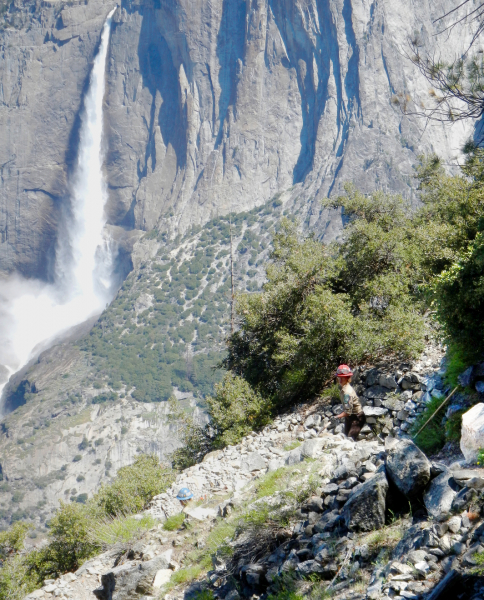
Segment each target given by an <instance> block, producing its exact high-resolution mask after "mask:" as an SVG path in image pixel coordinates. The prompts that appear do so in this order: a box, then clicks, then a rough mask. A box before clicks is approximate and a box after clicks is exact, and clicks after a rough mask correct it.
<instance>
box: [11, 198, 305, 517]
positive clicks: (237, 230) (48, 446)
mask: <svg viewBox="0 0 484 600" xmlns="http://www.w3.org/2000/svg"><path fill="white" fill-rule="evenodd" d="M288 198H289V194H285V195H281V196H280V197H277V198H274V199H273V200H272V201H271V202H269V203H267V204H266V205H264V206H263V207H262V208H260V209H254V210H253V211H251V212H248V213H239V214H238V215H232V217H231V218H230V219H227V218H223V217H221V218H219V219H214V220H213V221H211V222H209V223H208V224H207V225H206V226H204V227H203V228H194V229H192V230H191V231H190V232H189V233H187V235H186V236H184V237H183V238H182V237H181V236H179V237H178V238H177V239H176V240H174V241H173V242H168V241H166V235H165V234H160V233H158V232H157V231H156V230H154V231H153V232H151V233H150V234H147V235H145V237H144V238H143V239H141V240H140V241H139V242H138V244H137V245H136V247H135V251H134V254H133V262H134V270H133V272H132V273H131V274H130V275H129V277H128V278H127V279H126V281H125V283H124V285H123V287H122V288H121V290H120V291H119V293H118V295H117V297H116V298H115V300H114V301H113V303H112V304H111V305H110V306H109V307H108V308H107V309H106V311H105V312H104V313H103V314H102V315H101V317H100V319H99V320H98V322H97V323H96V324H95V325H94V327H93V328H92V330H91V331H90V333H89V334H88V335H85V336H84V337H81V339H80V340H79V341H78V342H75V343H73V342H65V343H64V344H61V345H59V346H56V347H54V348H53V349H51V350H48V351H46V352H44V353H43V354H42V355H41V356H40V358H39V360H38V361H36V362H35V363H34V364H33V365H31V366H30V367H27V368H26V369H24V370H23V371H21V372H20V373H18V374H17V375H16V376H15V377H14V378H13V380H12V381H11V383H10V385H9V387H8V388H7V390H6V409H7V411H13V412H10V414H9V415H8V416H7V417H6V419H4V421H3V423H2V432H1V434H0V464H1V466H2V473H3V477H4V479H5V481H4V484H3V485H2V487H1V488H0V506H1V516H2V518H3V519H5V521H6V522H9V521H10V520H12V519H17V518H25V517H31V518H35V520H36V521H37V523H38V524H40V523H43V522H44V521H45V519H46V518H47V517H48V515H49V514H50V513H51V511H52V510H53V509H54V508H55V507H56V506H57V504H58V500H59V499H61V498H70V497H73V498H74V497H76V498H77V497H78V496H79V495H82V494H91V493H92V492H93V491H94V490H95V489H96V488H97V487H98V485H99V484H100V483H101V482H102V481H107V480H109V478H110V477H111V475H112V474H114V473H115V472H116V470H117V469H119V468H120V467H121V466H123V465H125V464H129V463H131V462H132V460H133V457H134V456H135V455H136V453H137V452H155V453H156V454H157V455H158V456H159V457H160V459H162V460H163V459H165V458H166V455H167V454H169V453H170V452H171V451H172V450H174V449H175V448H176V447H177V445H178V444H179V442H178V439H177V432H176V426H175V425H173V424H170V423H168V422H167V419H166V416H167V414H168V407H167V405H166V403H165V402H163V401H164V400H167V399H168V397H169V396H170V395H172V394H173V392H175V394H176V396H177V397H178V398H179V399H180V400H182V401H183V403H184V405H185V406H186V408H187V410H195V411H198V410H199V409H198V408H197V406H198V405H199V406H201V407H202V408H203V397H204V396H205V395H206V394H208V393H210V392H211V391H212V389H213V383H214V382H215V381H217V380H218V379H219V378H220V377H221V372H220V371H215V372H214V370H213V368H214V367H215V366H216V365H217V364H218V363H219V362H220V360H221V359H222V357H223V353H224V340H225V335H226V333H227V332H228V330H229V328H230V296H231V269H230V231H232V240H233V243H232V247H233V256H234V288H235V291H244V290H247V291H255V290H257V289H259V288H260V285H261V282H262V280H263V276H264V265H265V263H266V262H267V259H268V255H269V252H270V241H271V238H272V235H273V233H274V231H275V228H276V227H277V223H278V220H279V219H280V217H281V216H282V214H283V212H289V213H290V214H292V213H293V212H296V213H298V215H299V218H300V219H301V221H304V211H305V210H306V205H305V204H304V203H301V205H300V206H299V207H298V206H297V205H295V204H293V203H292V202H290V201H289V200H288ZM284 199H285V200H286V201H285V202H284V201H283V200H284ZM88 328H89V324H88ZM200 418H203V416H202V414H200ZM81 500H82V497H81Z"/></svg>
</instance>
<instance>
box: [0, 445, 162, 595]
mask: <svg viewBox="0 0 484 600" xmlns="http://www.w3.org/2000/svg"><path fill="white" fill-rule="evenodd" d="M172 481H173V474H172V472H171V471H170V470H168V469H165V468H163V467H162V466H161V465H160V464H159V462H158V458H157V457H156V456H146V455H142V456H139V457H137V459H136V460H135V462H134V463H133V464H132V465H130V466H128V467H123V468H122V469H120V470H119V472H118V474H117V476H116V478H115V480H114V482H113V483H112V484H111V485H109V486H107V485H105V486H103V487H101V489H100V491H99V492H98V493H97V494H95V495H94V497H93V498H92V499H91V500H88V497H87V494H80V495H79V496H77V497H76V496H73V502H72V503H70V504H66V503H63V502H61V506H60V508H59V509H58V510H57V512H56V513H55V515H54V517H53V518H52V519H51V521H50V522H49V524H48V526H49V543H48V544H47V545H46V546H44V547H43V548H41V549H40V550H36V551H33V552H30V553H29V554H27V555H26V556H24V557H23V558H22V561H23V562H22V564H21V565H20V566H19V565H14V566H15V568H16V569H17V567H18V569H20V568H22V569H24V570H25V572H26V573H27V574H29V578H30V579H29V581H35V582H36V586H37V583H38V582H40V581H42V580H44V579H48V578H51V577H53V578H56V577H58V576H59V575H61V574H62V573H66V572H67V571H73V570H76V569H77V568H78V567H79V566H80V565H81V564H82V563H83V562H84V561H86V560H87V559H89V558H90V557H91V556H94V555H95V554H97V553H99V551H100V550H101V549H102V548H103V547H105V546H106V545H109V544H111V543H115V541H128V540H129V539H133V537H136V536H137V535H139V534H140V533H141V532H142V531H144V530H146V529H150V528H151V527H152V526H153V525H154V521H153V519H152V518H151V517H146V518H145V517H144V518H142V519H141V520H137V519H133V518H128V516H129V513H133V512H139V511H140V510H142V509H143V508H144V507H145V506H146V504H147V503H148V502H149V501H150V500H151V499H152V498H153V497H154V496H155V495H157V494H160V493H162V492H164V491H165V490H166V489H167V487H168V486H169V485H171V483H172ZM71 493H73V494H74V493H76V490H71ZM26 531H28V526H25V525H23V524H16V525H14V527H12V528H11V529H10V530H9V531H8V532H5V533H2V534H0V555H1V552H2V548H3V549H4V550H5V552H8V553H10V554H11V553H12V552H13V550H14V549H15V548H21V546H22V544H23V539H24V538H25V533H26ZM2 544H3V546H2ZM0 558H1V556H0ZM12 568H13V567H12ZM18 569H17V570H18ZM10 572H11V570H10V571H8V573H7V572H6V571H5V573H7V574H4V569H2V570H0V582H1V581H2V579H1V578H2V577H7V575H8V577H9V578H10V577H11V575H10ZM19 572H20V571H19ZM5 585H7V584H5ZM29 585H30V584H29ZM37 587H38V586H37ZM7 589H8V588H7ZM19 589H20V588H19ZM33 589H35V588H33ZM30 591H31V590H30ZM0 593H1V592H0ZM26 593H27V592H26ZM24 595H25V594H24ZM7 597H9V596H7ZM12 597H13V596H12ZM22 597H23V596H22ZM0 600H2V596H1V595H0Z"/></svg>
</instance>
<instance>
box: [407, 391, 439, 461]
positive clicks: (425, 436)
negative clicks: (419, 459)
mask: <svg viewBox="0 0 484 600" xmlns="http://www.w3.org/2000/svg"><path fill="white" fill-rule="evenodd" d="M444 400H445V398H432V400H431V401H430V402H429V403H428V404H427V406H426V407H425V410H424V412H423V413H421V414H420V415H419V417H418V418H417V420H416V421H415V423H414V424H413V426H412V429H411V434H412V435H415V434H416V433H417V431H418V430H419V429H420V428H421V427H422V425H423V424H424V423H425V422H426V421H427V419H429V418H430V417H431V416H432V415H433V413H434V412H435V411H436V410H437V409H438V408H439V406H441V404H442V403H443V402H444ZM444 414H445V413H444V411H442V412H438V413H437V414H436V415H435V417H434V418H433V419H432V420H431V421H430V423H429V424H428V425H427V426H426V427H425V428H424V429H423V431H422V432H421V433H419V435H418V436H417V437H416V438H415V440H414V441H415V443H416V444H417V446H418V447H419V448H420V449H421V450H423V451H424V452H425V453H426V454H433V453H435V452H438V451H439V450H441V449H442V448H443V446H444V444H445V441H446V440H445V428H444V427H442V418H443V417H444Z"/></svg>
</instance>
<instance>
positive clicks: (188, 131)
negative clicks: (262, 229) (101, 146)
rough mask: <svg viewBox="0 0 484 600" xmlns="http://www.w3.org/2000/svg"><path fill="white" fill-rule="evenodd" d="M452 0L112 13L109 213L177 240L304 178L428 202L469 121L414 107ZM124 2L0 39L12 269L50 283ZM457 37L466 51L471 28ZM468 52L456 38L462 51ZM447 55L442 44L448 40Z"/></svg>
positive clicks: (1, 152) (37, 21)
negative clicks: (423, 164)
mask: <svg viewBox="0 0 484 600" xmlns="http://www.w3.org/2000/svg"><path fill="white" fill-rule="evenodd" d="M451 5H452V3H451V2H450V0H439V1H438V2H430V1H428V0H423V1H422V2H417V3H415V2H411V1H410V0H405V1H402V2H398V3H395V2H391V1H389V0H375V1H373V2H370V1H367V0H279V1H277V2H276V1H274V0H213V1H212V2H208V1H205V0H199V1H194V0H154V1H153V2H151V1H149V0H146V1H141V2H129V1H123V2H122V5H121V6H120V7H119V9H118V10H117V11H116V13H115V18H114V20H115V24H114V27H113V32H112V38H111V47H110V52H109V58H108V81H107V92H106V97H105V119H106V130H107V135H106V161H105V169H106V175H107V179H108V183H109V190H110V204H109V221H110V224H111V225H113V226H114V228H113V231H114V232H116V230H117V231H118V232H119V233H122V231H123V230H126V229H143V230H150V229H152V228H154V227H157V228H158V229H160V230H161V231H165V230H166V231H169V232H170V233H175V232H178V231H183V230H185V229H186V228H187V227H188V226H189V225H190V224H192V223H203V222H206V221H207V220H208V219H210V218H212V217H214V216H217V215H218V214H224V213H227V212H229V211H230V210H233V211H241V210H246V209H250V208H253V207H254V206H257V205H261V204H263V203H264V202H266V201H267V200H268V199H270V198H271V197H272V196H273V195H274V194H276V193H278V192H280V191H284V190H288V189H290V188H292V187H293V186H295V187H294V189H293V194H294V196H296V195H299V196H300V197H301V195H302V196H303V198H304V199H305V201H306V202H307V203H309V204H311V205H312V207H313V208H312V209H311V210H310V214H311V217H310V222H311V225H313V226H314V225H317V224H318V223H319V228H320V230H321V232H324V231H325V229H326V228H327V227H330V229H332V228H333V227H334V226H337V224H338V222H340V221H339V220H340V217H339V215H335V214H333V215H331V214H326V213H322V211H321V209H320V208H319V203H318V202H317V200H318V198H319V197H321V196H326V195H329V194H334V193H336V192H337V191H338V190H340V188H341V185H342V183H343V182H344V181H347V180H352V181H355V182H356V183H357V184H358V185H359V186H360V187H362V188H363V189H370V188H374V187H375V186H377V187H383V188H386V189H390V190H396V191H400V192H403V193H404V194H406V195H413V180H412V165H413V164H414V163H415V160H416V156H417V155H418V154H419V153H421V152H429V151H432V150H436V151H438V152H439V153H440V154H442V155H444V156H445V157H446V158H449V157H451V156H452V155H453V154H455V153H456V152H457V150H458V148H459V143H460V141H461V139H462V137H463V131H462V129H459V128H458V127H454V129H453V130H444V129H443V128H442V127H440V126H435V125H430V126H427V127H426V125H427V124H426V122H425V121H424V120H422V119H420V120H419V119H418V118H417V117H416V116H413V115H411V114H408V115H406V114H405V112H404V110H402V109H404V108H406V109H407V111H408V112H409V113H411V112H412V110H414V109H415V106H416V105H417V106H419V105H420V103H421V102H427V99H428V84H427V83H426V82H425V81H424V80H423V79H422V78H421V77H420V76H419V75H418V74H417V72H416V69H415V67H414V66H413V65H412V63H411V62H410V61H409V60H407V59H406V58H405V56H404V53H405V51H406V49H408V40H409V39H410V38H412V39H418V42H419V44H421V45H423V46H425V47H426V48H427V49H428V50H429V51H434V52H436V53H439V52H443V55H444V56H445V55H447V56H449V57H451V56H453V55H454V54H456V53H458V51H459V48H457V47H453V46H452V44H451V43H449V42H448V40H446V39H442V38H441V37H437V38H436V37H434V36H433V34H434V33H435V25H433V24H432V21H433V19H435V18H436V17H437V16H439V15H441V14H442V13H443V12H445V11H446V10H447V9H448V8H449V7H450V6H451ZM113 6H114V2H112V1H110V2H102V1H100V0H90V1H89V2H86V3H78V2H69V3H68V4H63V3H61V2H57V1H53V0H48V1H45V2H42V3H40V2H37V3H33V2H31V3H28V2H27V3H26V2H20V1H18V0H16V2H14V3H13V4H12V5H11V7H10V9H9V11H8V13H7V15H6V17H5V18H6V21H5V23H4V29H3V31H2V32H1V33H0V44H1V46H0V51H1V61H0V132H1V133H0V167H1V185H0V272H1V271H3V272H10V271H12V270H15V269H17V270H19V271H20V272H22V273H23V274H25V275H28V276H32V275H35V276H40V277H43V278H49V273H50V270H49V269H50V265H51V258H52V254H53V250H54V247H55V239H56V227H57V220H58V213H59V209H60V206H61V205H62V202H63V201H64V200H65V198H66V197H67V195H68V192H69V190H68V185H69V184H68V181H69V179H68V176H69V172H70V170H71V169H72V165H73V161H74V160H75V156H76V150H77V141H78V132H79V110H80V106H81V100H82V96H83V93H84V92H85V90H86V86H87V78H88V76H89V70H90V66H91V62H92V59H93V55H94V53H95V50H96V47H97V44H98V42H99V35H100V31H101V27H102V24H103V20H104V19H105V17H106V15H107V13H108V12H109V10H110V9H111V8H112V7H113ZM454 34H455V35H454V36H453V38H452V39H453V40H457V41H458V42H459V43H461V42H464V41H465V37H466V35H469V32H467V34H466V33H465V29H463V30H461V31H460V32H454ZM454 43H455V42H454ZM439 44H441V45H442V48H440V47H439Z"/></svg>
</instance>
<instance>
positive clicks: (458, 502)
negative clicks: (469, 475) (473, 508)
mask: <svg viewBox="0 0 484 600" xmlns="http://www.w3.org/2000/svg"><path fill="white" fill-rule="evenodd" d="M476 497H477V492H476V490H474V489H473V488H467V487H465V488H462V489H461V490H460V492H459V493H458V494H457V495H456V496H455V498H454V500H453V502H452V511H454V512H462V511H463V510H465V509H467V508H469V505H470V504H471V502H472V501H473V500H474V499H475V498H476Z"/></svg>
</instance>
